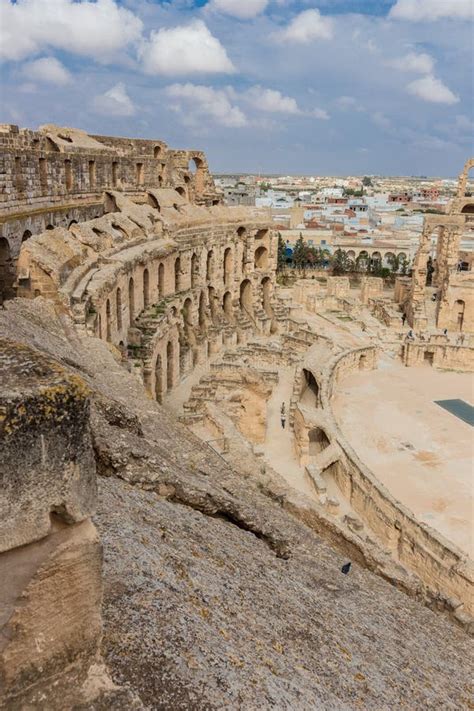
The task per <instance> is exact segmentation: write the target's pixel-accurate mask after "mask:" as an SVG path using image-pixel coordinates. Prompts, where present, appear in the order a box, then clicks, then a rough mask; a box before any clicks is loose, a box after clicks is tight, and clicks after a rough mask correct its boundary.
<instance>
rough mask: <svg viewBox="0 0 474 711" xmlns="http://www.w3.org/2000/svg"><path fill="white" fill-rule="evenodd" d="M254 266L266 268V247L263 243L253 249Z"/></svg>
mask: <svg viewBox="0 0 474 711" xmlns="http://www.w3.org/2000/svg"><path fill="white" fill-rule="evenodd" d="M255 268H256V269H268V249H267V248H266V247H264V246H263V245H261V246H260V247H257V249H256V250H255Z"/></svg>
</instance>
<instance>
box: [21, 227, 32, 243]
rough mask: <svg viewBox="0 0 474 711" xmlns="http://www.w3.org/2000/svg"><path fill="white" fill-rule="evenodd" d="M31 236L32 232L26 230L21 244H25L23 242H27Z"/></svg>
mask: <svg viewBox="0 0 474 711" xmlns="http://www.w3.org/2000/svg"><path fill="white" fill-rule="evenodd" d="M31 236H32V233H31V232H30V230H25V231H24V232H23V234H22V236H21V243H22V244H23V242H26V240H27V239H30V237H31Z"/></svg>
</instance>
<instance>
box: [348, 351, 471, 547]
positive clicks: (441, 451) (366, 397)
mask: <svg viewBox="0 0 474 711" xmlns="http://www.w3.org/2000/svg"><path fill="white" fill-rule="evenodd" d="M473 386H474V378H473V377H472V376H471V375H469V374H466V373H455V372H441V371H437V370H433V369H432V368H430V367H428V366H426V367H421V368H405V367H404V366H402V365H400V364H399V363H397V362H396V361H394V360H392V359H390V358H388V357H384V358H382V359H381V360H380V363H379V368H378V370H376V371H365V372H364V371H361V372H358V373H355V374H353V375H350V376H349V377H348V378H347V379H346V380H344V381H343V382H342V383H341V386H340V388H339V389H338V393H337V395H336V396H335V399H334V412H335V414H336V417H337V419H338V421H339V423H340V425H341V428H342V431H343V432H344V434H345V436H346V437H347V439H348V440H349V442H350V443H351V445H352V446H353V447H354V449H355V451H356V452H357V454H358V455H359V457H360V458H361V459H362V461H363V462H365V463H366V464H367V465H368V466H369V467H370V468H371V469H372V471H373V472H374V474H375V475H376V476H377V478H378V479H379V480H380V481H381V482H383V483H384V484H385V486H387V488H388V489H389V490H390V491H391V493H392V494H393V495H394V496H395V497H396V498H397V499H398V500H399V501H401V502H402V503H403V504H405V505H406V506H407V507H408V508H409V509H411V510H412V511H413V512H414V513H415V514H416V516H417V517H418V519H419V520H422V521H424V522H425V523H427V524H429V525H430V526H432V527H434V528H436V529H437V530H438V531H439V532H440V533H442V534H443V535H444V536H446V538H448V539H450V540H451V541H453V542H454V543H455V544H457V545H458V546H460V547H461V548H462V549H463V550H464V551H466V552H468V553H469V554H470V555H471V556H473V553H474V530H473V524H474V516H473V514H474V479H473V474H474V471H473V464H472V462H473V454H474V439H473V435H474V429H473V428H472V427H471V426H470V425H468V424H466V423H465V422H463V421H462V420H460V419H458V418H457V417H455V416H454V415H452V414H450V413H449V412H447V411H445V410H444V409H443V408H441V407H440V406H439V405H436V404H435V403H434V400H447V399H454V398H460V399H462V400H465V401H466V402H468V403H470V404H473V403H474V393H473Z"/></svg>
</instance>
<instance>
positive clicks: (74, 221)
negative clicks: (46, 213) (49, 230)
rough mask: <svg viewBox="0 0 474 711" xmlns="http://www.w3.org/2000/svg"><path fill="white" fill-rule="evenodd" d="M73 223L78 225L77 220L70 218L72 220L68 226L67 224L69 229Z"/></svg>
mask: <svg viewBox="0 0 474 711" xmlns="http://www.w3.org/2000/svg"><path fill="white" fill-rule="evenodd" d="M73 225H77V220H70V222H69V224H68V226H67V228H68V230H69V229H70V228H71V227H72V226H73Z"/></svg>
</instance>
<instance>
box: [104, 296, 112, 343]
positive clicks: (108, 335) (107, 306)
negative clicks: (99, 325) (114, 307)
mask: <svg viewBox="0 0 474 711" xmlns="http://www.w3.org/2000/svg"><path fill="white" fill-rule="evenodd" d="M105 320H106V334H105V337H106V339H107V340H108V341H111V340H112V317H111V314H110V299H107V301H106V303H105Z"/></svg>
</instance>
